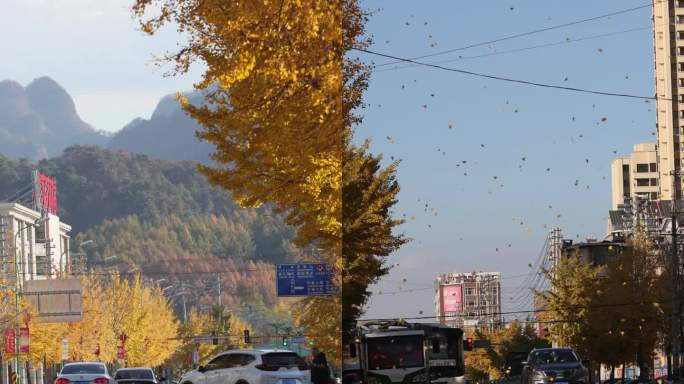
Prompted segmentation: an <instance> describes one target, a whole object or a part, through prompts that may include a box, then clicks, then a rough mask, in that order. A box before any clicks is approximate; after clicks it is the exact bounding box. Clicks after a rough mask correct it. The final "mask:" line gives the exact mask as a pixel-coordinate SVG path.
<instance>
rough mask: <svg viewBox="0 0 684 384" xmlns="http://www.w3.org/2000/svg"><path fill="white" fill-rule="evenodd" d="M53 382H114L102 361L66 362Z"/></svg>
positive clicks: (80, 383) (56, 383)
mask: <svg viewBox="0 0 684 384" xmlns="http://www.w3.org/2000/svg"><path fill="white" fill-rule="evenodd" d="M55 384H114V379H112V377H111V376H110V375H109V371H108V370H107V366H106V365H105V364H104V363H100V362H92V363H91V362H82V363H68V364H64V366H63V367H62V370H61V371H60V372H59V375H57V378H56V379H55Z"/></svg>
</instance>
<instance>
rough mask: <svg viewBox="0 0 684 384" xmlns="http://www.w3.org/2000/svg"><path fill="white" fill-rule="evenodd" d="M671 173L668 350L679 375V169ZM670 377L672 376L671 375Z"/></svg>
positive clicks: (673, 373) (673, 374) (676, 373)
mask: <svg viewBox="0 0 684 384" xmlns="http://www.w3.org/2000/svg"><path fill="white" fill-rule="evenodd" d="M670 175H672V225H671V227H672V258H671V259H672V260H671V266H670V268H671V269H672V319H671V328H670V332H671V334H670V350H671V352H672V372H671V374H672V376H675V377H679V370H680V361H679V359H680V354H681V351H680V345H679V342H678V337H679V331H680V329H679V312H680V311H679V310H680V300H679V254H678V251H679V249H678V244H677V193H676V190H677V183H678V181H679V171H677V170H673V171H671V172H670ZM671 378H672V377H671Z"/></svg>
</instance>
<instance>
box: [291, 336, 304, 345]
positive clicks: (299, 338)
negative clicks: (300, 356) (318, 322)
mask: <svg viewBox="0 0 684 384" xmlns="http://www.w3.org/2000/svg"><path fill="white" fill-rule="evenodd" d="M304 343H306V337H305V336H292V344H304Z"/></svg>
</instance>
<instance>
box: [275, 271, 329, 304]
mask: <svg viewBox="0 0 684 384" xmlns="http://www.w3.org/2000/svg"><path fill="white" fill-rule="evenodd" d="M276 267H277V268H276V284H277V290H278V296H279V297H288V296H327V295H332V294H334V293H335V284H334V283H333V281H332V277H333V269H332V267H331V266H329V265H328V264H326V263H299V264H278V265H277V266H276Z"/></svg>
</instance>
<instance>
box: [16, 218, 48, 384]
mask: <svg viewBox="0 0 684 384" xmlns="http://www.w3.org/2000/svg"><path fill="white" fill-rule="evenodd" d="M47 219H48V217H47V216H43V217H41V218H39V219H38V220H36V221H34V222H33V223H29V222H26V223H25V224H26V226H25V227H24V228H22V226H21V222H20V223H19V227H18V231H17V233H15V234H14V243H13V244H14V272H15V275H16V277H15V284H16V285H15V289H14V322H15V323H14V354H15V360H14V363H15V372H16V373H17V384H21V363H20V362H19V312H20V311H19V289H20V288H21V284H20V283H19V279H20V273H19V250H18V247H17V239H18V236H19V235H20V234H21V233H22V232H23V230H24V229H28V227H34V228H37V227H38V226H40V225H41V224H43V223H44V222H45V221H47ZM21 246H22V249H23V248H24V244H23V241H22V244H21ZM50 263H52V261H50Z"/></svg>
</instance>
